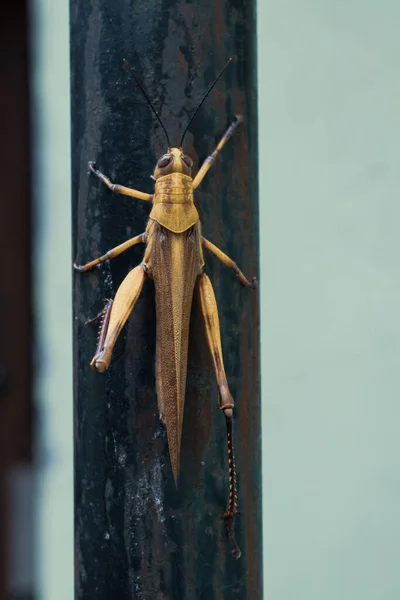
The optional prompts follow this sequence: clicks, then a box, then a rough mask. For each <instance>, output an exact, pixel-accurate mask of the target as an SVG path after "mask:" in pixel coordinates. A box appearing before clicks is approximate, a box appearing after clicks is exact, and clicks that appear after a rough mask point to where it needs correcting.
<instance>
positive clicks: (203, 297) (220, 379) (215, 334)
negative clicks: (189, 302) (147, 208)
mask: <svg viewBox="0 0 400 600" xmlns="http://www.w3.org/2000/svg"><path fill="white" fill-rule="evenodd" d="M197 294H198V299H199V306H200V311H201V315H202V317H203V321H204V326H205V332H206V338H207V344H208V347H209V350H210V353H211V356H212V359H213V363H214V370H215V375H216V378H217V385H218V391H219V394H218V403H219V407H220V409H221V410H223V411H224V415H225V421H226V432H227V443H228V469H229V497H228V506H227V509H226V511H225V513H224V519H225V523H226V528H227V532H228V536H229V539H230V540H231V542H232V544H233V551H232V554H233V556H235V558H239V557H240V555H241V552H240V549H239V546H238V545H237V543H236V540H235V536H234V529H233V517H234V515H235V513H236V512H237V487H236V471H235V456H234V448H233V430H232V413H233V407H234V404H235V403H234V400H233V398H232V395H231V393H230V391H229V387H228V382H227V379H226V373H225V368H224V360H223V357H222V348H221V334H220V328H219V318H218V309H217V303H216V300H215V295H214V290H213V288H212V285H211V281H210V279H209V278H208V277H207V275H206V274H205V273H202V274H201V275H200V276H199V278H198V280H197Z"/></svg>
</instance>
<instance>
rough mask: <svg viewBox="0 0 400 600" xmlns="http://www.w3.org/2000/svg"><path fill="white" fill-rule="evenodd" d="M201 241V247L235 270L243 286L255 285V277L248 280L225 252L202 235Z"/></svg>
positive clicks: (252, 286) (253, 286)
mask: <svg viewBox="0 0 400 600" xmlns="http://www.w3.org/2000/svg"><path fill="white" fill-rule="evenodd" d="M201 243H202V246H203V248H207V250H210V252H212V253H213V254H215V256H216V257H217V258H218V259H219V260H220V261H221V262H222V263H223V264H224V265H225V266H226V267H229V268H230V269H233V270H234V271H235V273H236V275H237V276H238V278H239V281H240V283H241V284H242V285H244V287H251V288H255V287H257V279H256V278H255V277H253V279H252V280H251V281H249V280H248V279H247V278H246V277H245V276H244V275H243V273H242V271H241V270H240V269H239V267H238V266H237V264H236V263H235V261H233V260H232V259H231V258H229V256H228V255H227V254H225V253H224V252H222V250H220V249H219V248H218V247H217V246H214V244H212V243H211V242H209V241H208V240H206V238H204V237H202V238H201Z"/></svg>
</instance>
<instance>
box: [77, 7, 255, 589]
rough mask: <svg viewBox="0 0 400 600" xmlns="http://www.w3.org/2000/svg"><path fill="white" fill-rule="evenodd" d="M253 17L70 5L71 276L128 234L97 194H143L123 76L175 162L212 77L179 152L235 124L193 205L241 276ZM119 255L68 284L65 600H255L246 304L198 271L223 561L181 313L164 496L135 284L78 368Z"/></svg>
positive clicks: (129, 205) (163, 451)
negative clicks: (230, 515) (102, 344)
mask: <svg viewBox="0 0 400 600" xmlns="http://www.w3.org/2000/svg"><path fill="white" fill-rule="evenodd" d="M255 32H256V26H255V3H254V2H252V1H244V0H238V1H237V2H235V3H232V2H228V1H227V0H226V1H224V0H217V1H215V0H206V1H200V0H194V1H193V2H192V3H190V4H188V3H187V2H185V1H183V0H161V2H160V1H159V0H146V2H144V1H143V2H137V1H135V2H134V1H132V0H114V1H113V2H109V0H93V2H91V3H84V2H83V3H82V2H78V1H77V0H71V81H72V198H73V228H74V233H75V237H74V256H73V258H74V259H75V260H77V261H78V262H84V261H86V260H89V259H91V258H94V257H96V256H99V255H100V254H103V253H104V252H105V251H106V250H108V249H109V248H111V247H113V246H115V245H117V244H118V243H120V242H122V241H124V240H125V239H127V238H128V237H132V236H133V235H135V234H138V233H141V232H142V231H144V229H145V226H146V221H147V219H148V214H149V206H148V205H147V203H143V202H140V201H137V200H134V199H132V198H127V197H124V196H113V195H112V193H111V192H110V191H109V190H108V189H107V188H106V187H105V186H104V185H102V184H101V183H100V182H99V181H98V180H97V179H95V178H94V177H89V176H88V175H87V170H88V169H87V162H88V161H89V160H94V161H96V163H97V165H98V167H99V168H100V169H101V170H102V171H103V172H104V173H106V174H107V175H108V176H109V177H110V178H111V180H112V181H114V182H117V183H120V184H123V185H128V186H131V187H135V188H136V189H140V190H143V191H146V192H152V190H153V183H152V181H151V179H150V174H151V173H152V171H153V168H154V165H155V162H156V159H157V157H158V156H160V155H161V154H162V153H163V152H165V150H166V146H165V138H164V135H163V132H162V131H161V130H160V127H159V125H158V123H157V121H156V120H155V119H154V117H153V115H152V114H151V111H150V110H149V107H148V106H147V105H146V103H145V101H144V99H143V97H142V95H141V94H140V92H139V90H138V88H137V87H136V85H135V83H134V82H133V81H132V79H131V77H130V75H129V73H127V72H126V70H125V69H124V68H123V63H122V59H123V58H126V59H128V61H129V62H130V63H131V65H132V66H133V67H134V69H135V72H136V74H137V75H138V77H139V79H140V80H141V81H142V82H143V84H144V86H145V88H146V90H147V93H148V95H149V96H150V98H151V99H152V100H153V102H154V104H155V106H156V108H157V110H158V111H159V113H160V115H161V118H162V119H163V121H164V123H165V124H166V127H167V129H168V131H169V134H170V138H171V142H172V144H173V145H178V144H179V139H180V134H181V133H182V131H183V128H184V126H185V124H186V123H187V120H188V118H189V116H190V115H191V114H192V112H193V110H194V109H195V107H196V105H197V104H198V102H199V100H200V99H201V97H202V95H203V93H204V91H205V90H206V89H207V87H208V86H209V85H210V83H211V81H212V80H213V78H214V77H215V75H216V74H217V73H218V71H219V69H220V68H221V67H222V66H223V64H224V63H225V62H226V59H227V58H228V57H229V56H233V58H234V63H233V65H232V66H231V67H230V68H229V70H227V71H226V73H225V74H224V77H223V78H222V79H221V81H220V82H219V83H218V86H217V88H216V89H215V90H214V91H213V92H212V94H211V95H210V97H209V98H208V99H207V102H206V104H205V105H204V107H202V109H201V111H200V112H199V114H198V116H197V117H196V120H195V121H194V122H193V124H192V126H191V128H190V131H189V133H188V135H187V142H186V140H185V151H186V153H187V154H189V155H190V156H191V157H192V158H193V160H194V162H195V166H196V168H197V167H198V165H199V164H200V163H201V162H202V161H203V160H204V159H205V158H206V156H207V155H208V154H209V153H210V151H211V150H213V149H214V146H215V143H216V141H217V139H218V138H219V136H220V135H221V134H222V133H223V131H224V129H225V126H226V124H227V121H228V120H229V118H230V117H232V116H233V115H234V114H235V113H239V114H243V115H244V117H245V124H244V126H242V127H241V130H240V131H238V133H237V135H236V136H235V137H234V138H233V140H231V141H230V142H229V144H228V145H227V146H226V148H224V150H223V154H222V156H221V159H220V160H219V161H218V162H217V164H216V165H215V167H214V168H213V169H212V170H211V171H210V173H209V175H208V176H207V178H206V179H205V180H204V183H203V184H202V185H201V188H200V189H199V192H198V194H197V200H198V202H199V208H200V214H201V218H202V221H203V231H204V235H205V236H206V237H208V238H210V239H211V240H212V241H213V242H214V243H215V244H217V245H218V246H220V247H222V248H223V249H224V251H225V252H226V253H227V254H229V255H230V256H232V257H234V258H235V259H236V260H237V261H238V262H240V264H241V265H243V267H245V270H246V272H247V273H249V274H251V275H252V274H254V273H256V272H257V271H258V197H257V107H256V80H255V76H256V63H255V60H256V57H255V35H256V34H255ZM142 254H143V247H140V246H137V247H133V248H132V249H131V250H130V251H129V252H127V253H126V254H123V255H121V256H120V257H118V258H117V259H115V260H114V261H112V262H111V263H106V264H105V265H104V266H103V267H102V268H100V269H96V270H94V271H93V272H90V273H87V274H77V275H76V276H75V284H74V308H75V320H74V334H75V349H74V368H75V503H76V504H75V545H76V548H75V553H76V554H75V560H76V598H79V599H88V600H93V598H105V599H110V598H121V599H122V598H124V599H125V598H135V599H136V598H137V599H142V598H143V599H146V600H147V599H149V600H150V599H152V600H153V599H158V598H160V599H161V598H162V599H166V598H168V600H175V599H181V598H182V599H188V600H189V599H190V600H192V599H194V598H204V599H206V598H207V600H219V599H226V600H227V599H228V598H229V599H230V600H232V599H242V598H243V599H244V598H251V599H252V600H257V599H258V598H261V514H260V510H261V504H260V496H261V488H260V480H261V477H260V419H259V418H260V398H259V381H260V374H259V356H258V352H259V348H258V335H259V331H258V323H259V318H258V317H259V314H258V298H257V293H256V292H251V291H248V290H245V289H243V288H241V287H240V285H239V284H238V282H237V280H236V279H235V277H234V276H233V275H232V273H231V272H230V271H229V270H227V269H225V267H223V266H222V265H221V264H219V263H218V262H217V261H216V259H215V258H214V257H212V256H206V261H207V272H208V273H209V275H210V278H211V280H212V281H213V284H214V287H215V291H216V297H217V302H218V305H219V311H220V321H221V333H222V345H223V350H224V353H225V366H226V370H227V374H228V378H229V381H230V385H231V390H232V393H233V395H234V397H235V399H236V403H237V408H236V411H235V421H234V431H235V434H236V454H237V456H236V462H237V470H238V480H239V486H240V491H239V510H240V514H239V516H238V518H237V538H238V542H239V544H240V545H241V548H242V551H243V554H242V558H241V559H240V560H239V561H235V560H234V559H233V558H232V556H231V554H230V547H229V542H228V540H227V537H226V532H225V527H224V522H223V519H222V514H223V512H224V510H225V505H226V500H227V455H226V439H225V423H224V418H223V415H222V414H221V413H220V411H219V409H218V407H217V389H216V385H215V381H214V376H213V373H212V365H211V361H210V358H209V357H208V351H207V348H206V345H205V340H204V332H203V330H202V326H201V323H200V320H199V317H198V313H197V310H196V308H197V307H196V304H195V305H194V309H193V315H192V323H191V339H190V346H189V364H188V381H187V394H186V407H185V418H184V425H183V428H184V431H183V440H182V459H181V474H180V480H179V485H178V489H175V486H174V482H173V477H172V472H171V468H170V464H169V457H168V448H167V440H166V434H165V430H164V428H163V426H162V424H161V423H160V422H159V419H158V411H157V400H156V391H155V381H154V361H155V307H154V287H153V285H152V282H151V281H147V282H146V285H145V286H144V289H143V292H142V295H141V297H140V299H139V301H138V303H137V305H136V307H135V310H134V313H133V314H132V316H131V317H130V319H129V320H128V323H127V324H126V326H125V330H124V333H123V335H122V336H121V338H120V340H119V341H118V344H117V346H116V348H115V352H114V356H113V361H112V364H111V367H110V369H109V371H107V372H106V373H105V374H98V373H95V372H94V371H92V370H91V369H90V367H89V362H90V360H91V358H92V356H93V353H94V349H95V345H96V331H95V330H94V329H91V328H90V327H89V326H85V325H84V323H85V320H86V319H87V318H88V317H91V316H94V315H95V314H97V313H98V312H99V311H100V310H101V308H102V306H103V303H104V299H105V298H107V297H110V296H113V295H114V293H115V291H116V289H117V287H118V286H119V284H120V283H121V281H122V279H123V277H124V276H125V275H126V273H127V272H128V271H129V269H130V268H132V267H133V266H135V265H136V264H138V263H139V262H140V261H141V258H142Z"/></svg>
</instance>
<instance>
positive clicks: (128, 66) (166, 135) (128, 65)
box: [123, 58, 171, 148]
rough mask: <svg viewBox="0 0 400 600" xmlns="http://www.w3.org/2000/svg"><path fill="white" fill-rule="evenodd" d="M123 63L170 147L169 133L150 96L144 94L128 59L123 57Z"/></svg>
mask: <svg viewBox="0 0 400 600" xmlns="http://www.w3.org/2000/svg"><path fill="white" fill-rule="evenodd" d="M123 61H124V65H125V67H126V68H127V69H129V71H130V72H131V75H132V77H133V79H134V80H135V81H136V83H137V85H138V88H139V90H140V91H141V92H142V94H143V96H144V97H145V98H146V100H147V103H148V105H149V106H150V108H151V110H152V111H153V113H154V114H155V116H156V119H157V121H158V122H159V123H160V125H161V127H162V128H163V131H164V133H165V137H166V138H167V142H168V148H171V142H170V141H169V135H168V132H167V130H166V129H165V126H164V123H163V122H162V121H161V119H160V116H159V114H158V112H157V111H156V109H155V108H154V106H153V103H152V101H151V100H150V98H149V97H148V95H147V94H146V92H145V91H144V89H143V86H142V84H141V83H140V81H139V79H138V78H137V77H136V75H135V72H134V70H133V69H132V67H131V66H130V64H129V63H128V61H127V60H126V59H125V58H124V59H123Z"/></svg>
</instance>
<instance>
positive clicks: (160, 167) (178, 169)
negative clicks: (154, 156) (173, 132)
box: [154, 148, 193, 179]
mask: <svg viewBox="0 0 400 600" xmlns="http://www.w3.org/2000/svg"><path fill="white" fill-rule="evenodd" d="M192 166H193V161H192V159H191V158H190V156H187V155H186V154H184V153H183V151H182V148H168V152H167V153H166V154H163V155H162V156H161V158H159V160H158V162H157V165H156V168H155V170H154V179H158V178H159V177H163V176H164V175H169V174H170V173H182V174H183V175H188V176H189V177H191V174H192Z"/></svg>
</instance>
